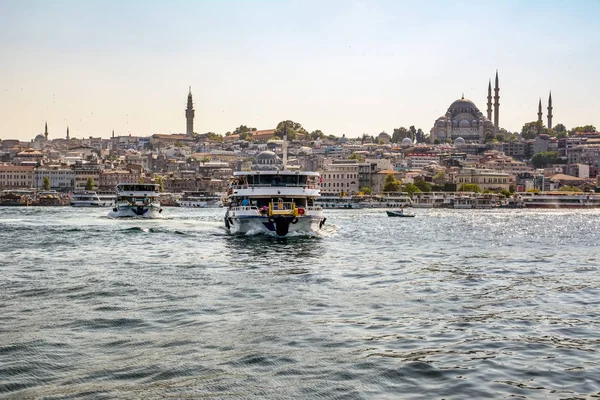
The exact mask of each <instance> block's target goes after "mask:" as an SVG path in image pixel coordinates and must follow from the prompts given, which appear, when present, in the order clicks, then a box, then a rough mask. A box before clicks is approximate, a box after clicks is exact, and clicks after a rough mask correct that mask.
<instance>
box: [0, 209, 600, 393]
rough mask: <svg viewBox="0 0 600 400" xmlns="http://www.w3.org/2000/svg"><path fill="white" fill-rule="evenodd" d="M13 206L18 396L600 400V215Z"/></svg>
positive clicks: (8, 286) (1, 322)
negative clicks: (318, 219)
mask: <svg viewBox="0 0 600 400" xmlns="http://www.w3.org/2000/svg"><path fill="white" fill-rule="evenodd" d="M107 212H108V209H76V208H69V207H56V208H53V207H48V208H36V207H29V208H8V207H6V208H0V274H1V275H0V276H1V279H0V397H2V398H9V399H12V398H14V399H21V398H35V399H37V398H44V399H65V398H69V399H74V398H89V399H113V398H140V399H158V398H219V399H221V398H225V399H236V398H238V399H248V398H255V399H282V398H294V399H300V398H304V399H315V398H324V399H388V398H406V399H487V398H527V399H579V398H596V397H599V396H600V357H599V351H600V278H599V275H598V269H599V266H600V249H599V247H598V242H599V236H600V233H599V232H600V210H589V211H570V210H414V213H415V214H417V217H416V218H388V217H387V216H386V214H385V212H384V211H382V210H361V211H345V210H343V211H342V210H340V211H328V212H327V214H328V215H327V217H328V219H327V224H326V227H327V229H326V230H325V231H324V232H323V234H322V235H320V236H319V237H316V238H309V237H290V238H283V239H277V238H272V237H263V236H258V237H257V236H253V237H230V236H227V235H226V234H225V232H224V230H223V228H222V216H223V214H224V210H222V209H221V210H219V209H213V210H198V209H184V208H166V209H165V211H164V212H163V215H164V217H163V218H162V219H158V220H113V219H108V218H106V217H105V215H106V214H107Z"/></svg>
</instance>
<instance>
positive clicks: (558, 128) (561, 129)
mask: <svg viewBox="0 0 600 400" xmlns="http://www.w3.org/2000/svg"><path fill="white" fill-rule="evenodd" d="M554 131H555V132H556V133H560V132H566V131H567V127H566V126H564V125H563V124H556V125H555V126H554Z"/></svg>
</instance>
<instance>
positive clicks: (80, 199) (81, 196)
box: [71, 190, 100, 207]
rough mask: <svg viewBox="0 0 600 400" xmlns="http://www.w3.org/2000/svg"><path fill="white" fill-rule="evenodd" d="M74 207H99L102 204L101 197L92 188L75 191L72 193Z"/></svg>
mask: <svg viewBox="0 0 600 400" xmlns="http://www.w3.org/2000/svg"><path fill="white" fill-rule="evenodd" d="M71 206H72V207H98V206H100V198H99V197H98V194H97V193H96V192H94V191H92V190H85V191H82V192H73V193H72V194H71Z"/></svg>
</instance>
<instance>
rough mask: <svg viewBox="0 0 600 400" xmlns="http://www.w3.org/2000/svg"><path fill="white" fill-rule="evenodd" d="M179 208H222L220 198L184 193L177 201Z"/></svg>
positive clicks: (204, 194) (196, 193) (217, 196)
mask: <svg viewBox="0 0 600 400" xmlns="http://www.w3.org/2000/svg"><path fill="white" fill-rule="evenodd" d="M177 205H179V207H193V208H218V207H223V201H222V198H221V196H219V195H216V194H210V193H204V192H186V193H184V194H183V197H181V198H180V199H178V200H177Z"/></svg>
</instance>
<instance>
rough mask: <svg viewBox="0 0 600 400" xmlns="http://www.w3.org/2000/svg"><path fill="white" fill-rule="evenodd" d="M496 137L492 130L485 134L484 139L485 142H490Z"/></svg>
mask: <svg viewBox="0 0 600 400" xmlns="http://www.w3.org/2000/svg"><path fill="white" fill-rule="evenodd" d="M494 139H495V138H494V134H493V133H492V132H488V133H486V134H485V139H484V140H483V141H484V142H485V143H489V142H491V141H493V140H494Z"/></svg>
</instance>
